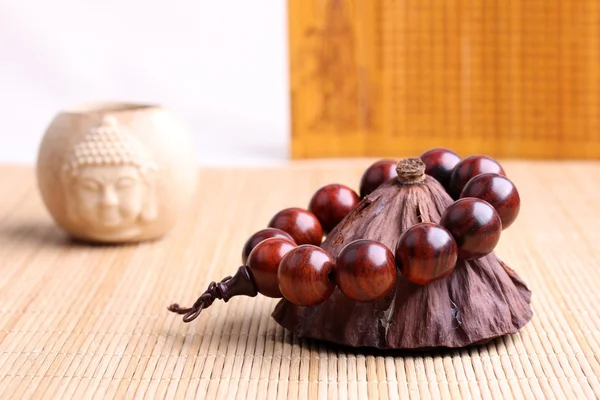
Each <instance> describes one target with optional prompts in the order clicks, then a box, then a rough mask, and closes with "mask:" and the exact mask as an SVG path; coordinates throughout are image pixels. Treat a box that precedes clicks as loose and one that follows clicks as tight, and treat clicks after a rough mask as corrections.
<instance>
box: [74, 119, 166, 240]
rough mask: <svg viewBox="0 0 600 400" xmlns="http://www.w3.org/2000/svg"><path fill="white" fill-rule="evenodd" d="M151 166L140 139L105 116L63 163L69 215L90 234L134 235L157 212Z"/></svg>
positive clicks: (102, 235)
mask: <svg viewBox="0 0 600 400" xmlns="http://www.w3.org/2000/svg"><path fill="white" fill-rule="evenodd" d="M154 170H156V167H155V165H154V163H153V161H152V160H151V158H150V157H149V154H147V153H146V152H145V149H144V148H143V147H142V145H141V143H140V142H139V141H137V140H135V138H133V137H129V136H126V135H125V134H124V133H123V132H122V131H121V130H120V129H118V127H117V126H116V122H115V121H114V120H112V119H110V120H106V119H105V120H104V121H103V125H101V126H100V127H99V128H96V129H94V130H92V131H91V132H90V133H89V134H88V135H86V137H85V138H84V140H83V141H82V142H81V143H78V144H77V145H76V146H75V148H74V149H73V151H72V153H71V156H70V158H69V161H68V163H67V164H66V166H65V172H66V179H64V180H63V182H64V185H65V195H66V198H67V202H66V204H67V207H68V209H67V214H68V216H69V218H70V219H71V221H72V222H73V223H76V224H77V225H79V226H81V227H82V228H85V229H86V231H87V232H88V235H89V236H93V237H100V238H103V239H113V240H119V239H130V238H133V237H135V236H136V235H138V234H140V233H141V231H142V228H143V225H144V223H147V222H149V221H152V220H153V219H155V218H156V217H157V215H156V213H157V207H156V204H155V193H154V190H155V187H154V177H153V173H152V172H153V171H154Z"/></svg>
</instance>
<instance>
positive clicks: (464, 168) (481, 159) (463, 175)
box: [448, 155, 506, 200]
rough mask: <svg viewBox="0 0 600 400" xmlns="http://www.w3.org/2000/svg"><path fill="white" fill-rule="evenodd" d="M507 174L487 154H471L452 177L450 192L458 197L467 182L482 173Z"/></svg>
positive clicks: (455, 169)
mask: <svg viewBox="0 0 600 400" xmlns="http://www.w3.org/2000/svg"><path fill="white" fill-rule="evenodd" d="M488 173H492V174H500V175H506V173H504V170H503V169H502V166H501V165H500V164H498V162H496V161H495V160H493V159H491V158H489V157H487V156H480V155H476V156H470V157H467V158H465V159H464V160H462V161H461V162H459V163H458V164H457V165H456V167H454V170H453V171H452V175H451V177H450V186H449V187H448V193H449V194H450V195H451V196H452V198H453V199H455V200H456V199H458V198H459V197H460V193H461V192H462V190H463V189H464V187H465V185H466V184H467V182H469V181H470V180H471V179H473V178H474V177H476V176H477V175H481V174H488Z"/></svg>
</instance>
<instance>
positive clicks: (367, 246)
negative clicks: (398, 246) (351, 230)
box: [335, 239, 397, 302]
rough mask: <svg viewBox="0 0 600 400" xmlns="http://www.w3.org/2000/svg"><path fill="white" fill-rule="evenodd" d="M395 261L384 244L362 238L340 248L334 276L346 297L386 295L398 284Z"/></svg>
mask: <svg viewBox="0 0 600 400" xmlns="http://www.w3.org/2000/svg"><path fill="white" fill-rule="evenodd" d="M396 276H397V272H396V261H395V259H394V255H393V254H392V252H391V251H390V250H389V249H388V248H387V247H386V246H385V245H383V244H381V243H379V242H375V241H372V240H366V239H360V240H355V241H354V242H350V243H348V244H347V245H346V246H344V248H343V249H342V250H341V251H340V254H339V255H338V258H337V261H336V265H335V279H336V283H337V285H338V287H339V288H340V290H341V291H342V293H344V295H345V296H346V297H348V298H349V299H350V300H354V301H360V302H364V301H373V300H377V299H381V298H382V297H385V296H386V295H387V294H388V293H389V292H390V291H391V290H392V289H393V288H394V285H395V284H396Z"/></svg>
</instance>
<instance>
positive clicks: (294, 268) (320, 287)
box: [277, 245, 335, 307]
mask: <svg viewBox="0 0 600 400" xmlns="http://www.w3.org/2000/svg"><path fill="white" fill-rule="evenodd" d="M334 266H335V264H334V260H333V258H332V257H331V256H330V255H329V253H327V252H326V251H325V250H323V249H321V248H320V247H317V246H312V245H303V246H298V247H296V248H295V249H293V250H292V251H290V252H289V253H287V254H286V256H285V257H283V259H282V260H281V263H280V264H279V269H278V271H277V278H278V279H279V289H280V290H281V294H283V297H285V298H286V299H287V300H288V301H290V302H291V303H293V304H295V305H297V306H305V307H308V306H315V305H317V304H320V303H322V302H324V301H325V300H327V299H328V298H329V296H331V294H332V293H333V290H334V289H335V283H334V281H333V271H334Z"/></svg>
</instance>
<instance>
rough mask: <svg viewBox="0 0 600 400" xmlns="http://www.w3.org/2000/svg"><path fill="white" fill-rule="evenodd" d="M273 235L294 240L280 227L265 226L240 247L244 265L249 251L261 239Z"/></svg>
mask: <svg viewBox="0 0 600 400" xmlns="http://www.w3.org/2000/svg"><path fill="white" fill-rule="evenodd" d="M273 237H278V238H282V239H287V240H289V241H290V242H292V243H293V242H294V238H292V237H291V236H290V234H289V233H287V232H284V231H282V230H281V229H275V228H266V229H263V230H260V231H258V232H256V233H255V234H254V235H252V236H250V238H249V239H248V240H247V241H246V244H244V248H243V249H242V264H244V265H246V263H247V262H248V256H249V255H250V252H251V251H252V250H253V249H254V247H256V245H257V244H259V243H260V242H262V241H263V240H266V239H270V238H273Z"/></svg>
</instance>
